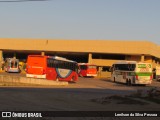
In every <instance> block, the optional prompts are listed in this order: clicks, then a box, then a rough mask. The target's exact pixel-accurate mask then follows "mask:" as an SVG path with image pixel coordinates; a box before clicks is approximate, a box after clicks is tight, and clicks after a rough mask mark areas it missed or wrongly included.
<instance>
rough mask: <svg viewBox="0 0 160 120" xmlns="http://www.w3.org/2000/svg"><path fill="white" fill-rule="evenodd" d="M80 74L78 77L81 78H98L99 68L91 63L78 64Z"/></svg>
mask: <svg viewBox="0 0 160 120" xmlns="http://www.w3.org/2000/svg"><path fill="white" fill-rule="evenodd" d="M78 66H79V72H78V75H79V76H81V77H96V76H97V66H96V65H94V64H89V63H78Z"/></svg>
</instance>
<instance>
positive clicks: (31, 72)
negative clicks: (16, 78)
mask: <svg viewBox="0 0 160 120" xmlns="http://www.w3.org/2000/svg"><path fill="white" fill-rule="evenodd" d="M26 72H27V73H26V77H34V78H46V56H41V55H29V56H28V58H27V67H26Z"/></svg>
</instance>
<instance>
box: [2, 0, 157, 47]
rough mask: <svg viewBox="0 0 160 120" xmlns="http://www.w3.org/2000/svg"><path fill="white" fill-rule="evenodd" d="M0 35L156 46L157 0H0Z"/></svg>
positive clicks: (4, 36)
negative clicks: (147, 42) (145, 42)
mask: <svg viewBox="0 0 160 120" xmlns="http://www.w3.org/2000/svg"><path fill="white" fill-rule="evenodd" d="M0 38H38V39H39V38H42V39H66V40H67V39H72V40H77V39H79V40H138V41H139V40H147V41H151V42H153V43H156V44H158V45H160V0H40V1H39V0H0Z"/></svg>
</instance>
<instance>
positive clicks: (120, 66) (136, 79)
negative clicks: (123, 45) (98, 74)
mask: <svg viewBox="0 0 160 120" xmlns="http://www.w3.org/2000/svg"><path fill="white" fill-rule="evenodd" d="M152 79H153V76H152V65H151V63H144V62H136V61H118V62H116V63H114V64H113V65H112V67H111V80H112V81H114V82H121V83H126V84H127V85H132V84H144V85H146V84H151V82H152Z"/></svg>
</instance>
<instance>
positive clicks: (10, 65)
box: [4, 58, 20, 73]
mask: <svg viewBox="0 0 160 120" xmlns="http://www.w3.org/2000/svg"><path fill="white" fill-rule="evenodd" d="M4 70H5V71H6V72H14V73H19V72H20V69H19V60H18V59H15V58H6V60H5V63H4Z"/></svg>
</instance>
